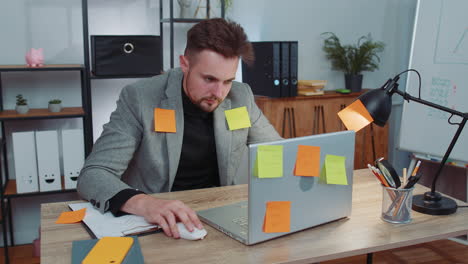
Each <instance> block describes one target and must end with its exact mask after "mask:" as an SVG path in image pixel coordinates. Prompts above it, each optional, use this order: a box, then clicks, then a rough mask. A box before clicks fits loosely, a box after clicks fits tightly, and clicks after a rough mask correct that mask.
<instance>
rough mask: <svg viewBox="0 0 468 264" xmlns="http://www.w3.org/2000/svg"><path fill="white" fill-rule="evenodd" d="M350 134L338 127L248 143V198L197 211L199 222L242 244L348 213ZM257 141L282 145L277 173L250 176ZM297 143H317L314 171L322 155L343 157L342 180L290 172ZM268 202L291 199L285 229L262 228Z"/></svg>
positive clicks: (342, 216)
mask: <svg viewBox="0 0 468 264" xmlns="http://www.w3.org/2000/svg"><path fill="white" fill-rule="evenodd" d="M354 138H355V133H354V131H343V132H336V133H327V134H320V135H313V136H306V137H299V138H291V139H284V140H279V141H273V142H267V143H259V144H252V145H249V164H248V165H249V166H248V169H249V170H248V172H246V173H248V176H249V180H248V188H249V196H248V201H245V202H240V203H235V204H231V205H226V206H222V207H216V208H211V209H207V210H202V211H198V212H197V214H198V216H199V217H200V219H201V220H202V221H203V222H205V223H207V224H208V225H210V226H212V227H214V228H216V229H218V230H220V231H222V232H223V233H225V234H226V235H228V236H230V237H232V238H234V239H236V240H238V241H240V242H242V243H244V244H246V245H253V244H256V243H259V242H262V241H266V240H270V239H273V238H277V237H280V236H284V235H287V234H290V233H294V232H297V231H301V230H304V229H307V228H311V227H314V226H318V225H322V224H324V223H328V222H331V221H335V220H338V219H341V218H345V217H348V216H349V215H350V214H351V199H352V183H353V167H354V142H355V141H354ZM261 145H282V146H283V177H281V178H258V177H256V176H254V175H253V169H254V165H255V160H256V155H257V149H258V147H259V146H261ZM298 145H308V146H319V147H320V168H321V169H320V171H321V170H322V166H323V164H324V161H325V156H326V155H327V154H331V155H337V156H344V157H345V158H346V161H345V167H346V177H347V181H348V185H332V184H325V183H323V182H322V181H320V179H319V177H300V176H294V174H293V170H294V166H295V162H296V154H297V147H298ZM268 201H291V221H290V222H291V225H290V232H284V233H264V232H263V221H264V217H265V211H266V203H267V202H268Z"/></svg>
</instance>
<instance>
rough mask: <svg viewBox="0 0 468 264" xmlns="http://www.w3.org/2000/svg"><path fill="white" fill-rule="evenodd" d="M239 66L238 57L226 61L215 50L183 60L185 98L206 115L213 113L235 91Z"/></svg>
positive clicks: (181, 58) (205, 51) (181, 60)
mask: <svg viewBox="0 0 468 264" xmlns="http://www.w3.org/2000/svg"><path fill="white" fill-rule="evenodd" d="M238 64H239V58H238V57H235V58H225V57H224V56H223V55H221V54H219V53H216V52H214V51H211V50H203V51H201V52H199V53H198V54H195V55H190V56H183V55H182V56H180V67H181V68H182V71H183V72H184V81H183V88H184V91H185V94H186V95H187V96H188V98H190V100H191V101H192V103H194V104H195V105H197V106H198V107H199V108H200V109H202V110H203V111H205V112H213V111H214V110H215V109H216V108H217V107H218V106H219V105H220V104H221V102H222V101H223V100H224V98H226V96H227V94H228V93H229V91H230V90H231V86H232V81H233V80H234V79H235V77H236V72H237V65H238Z"/></svg>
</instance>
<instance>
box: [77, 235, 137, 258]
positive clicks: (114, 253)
mask: <svg viewBox="0 0 468 264" xmlns="http://www.w3.org/2000/svg"><path fill="white" fill-rule="evenodd" d="M132 244H133V238H131V237H103V238H101V239H99V241H98V242H97V243H96V244H95V245H94V247H93V248H92V249H91V251H90V252H89V253H88V255H86V257H85V258H84V259H83V261H82V262H81V263H82V264H98V263H102V264H107V263H109V264H111V263H112V264H120V263H122V261H123V260H124V258H125V256H126V255H127V253H128V251H129V250H130V248H131V247H132Z"/></svg>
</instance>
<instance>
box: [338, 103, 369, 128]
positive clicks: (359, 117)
mask: <svg viewBox="0 0 468 264" xmlns="http://www.w3.org/2000/svg"><path fill="white" fill-rule="evenodd" d="M338 116H339V117H340V119H341V121H342V122H343V124H344V125H345V126H346V128H347V129H348V130H354V131H356V132H358V131H359V130H361V129H362V128H364V127H365V126H367V125H369V124H370V123H372V122H373V121H374V119H373V118H372V116H371V115H370V114H369V112H368V111H367V109H366V107H365V106H364V105H363V104H362V102H361V100H356V101H354V102H353V103H352V104H350V105H349V106H348V107H346V108H345V109H343V110H341V111H340V112H338Z"/></svg>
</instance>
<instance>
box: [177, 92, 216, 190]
mask: <svg viewBox="0 0 468 264" xmlns="http://www.w3.org/2000/svg"><path fill="white" fill-rule="evenodd" d="M182 102H183V108H184V138H183V142H182V151H181V153H180V161H179V168H178V169H177V173H176V177H175V179H174V184H173V185H172V189H171V191H183V190H191V189H200V188H208V187H214V186H219V175H218V160H217V157H216V145H215V137H214V129H213V113H207V112H204V111H203V110H201V109H200V108H198V106H196V105H194V104H193V103H192V102H191V101H190V99H189V98H188V96H187V95H186V94H185V92H184V91H183V90H182Z"/></svg>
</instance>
